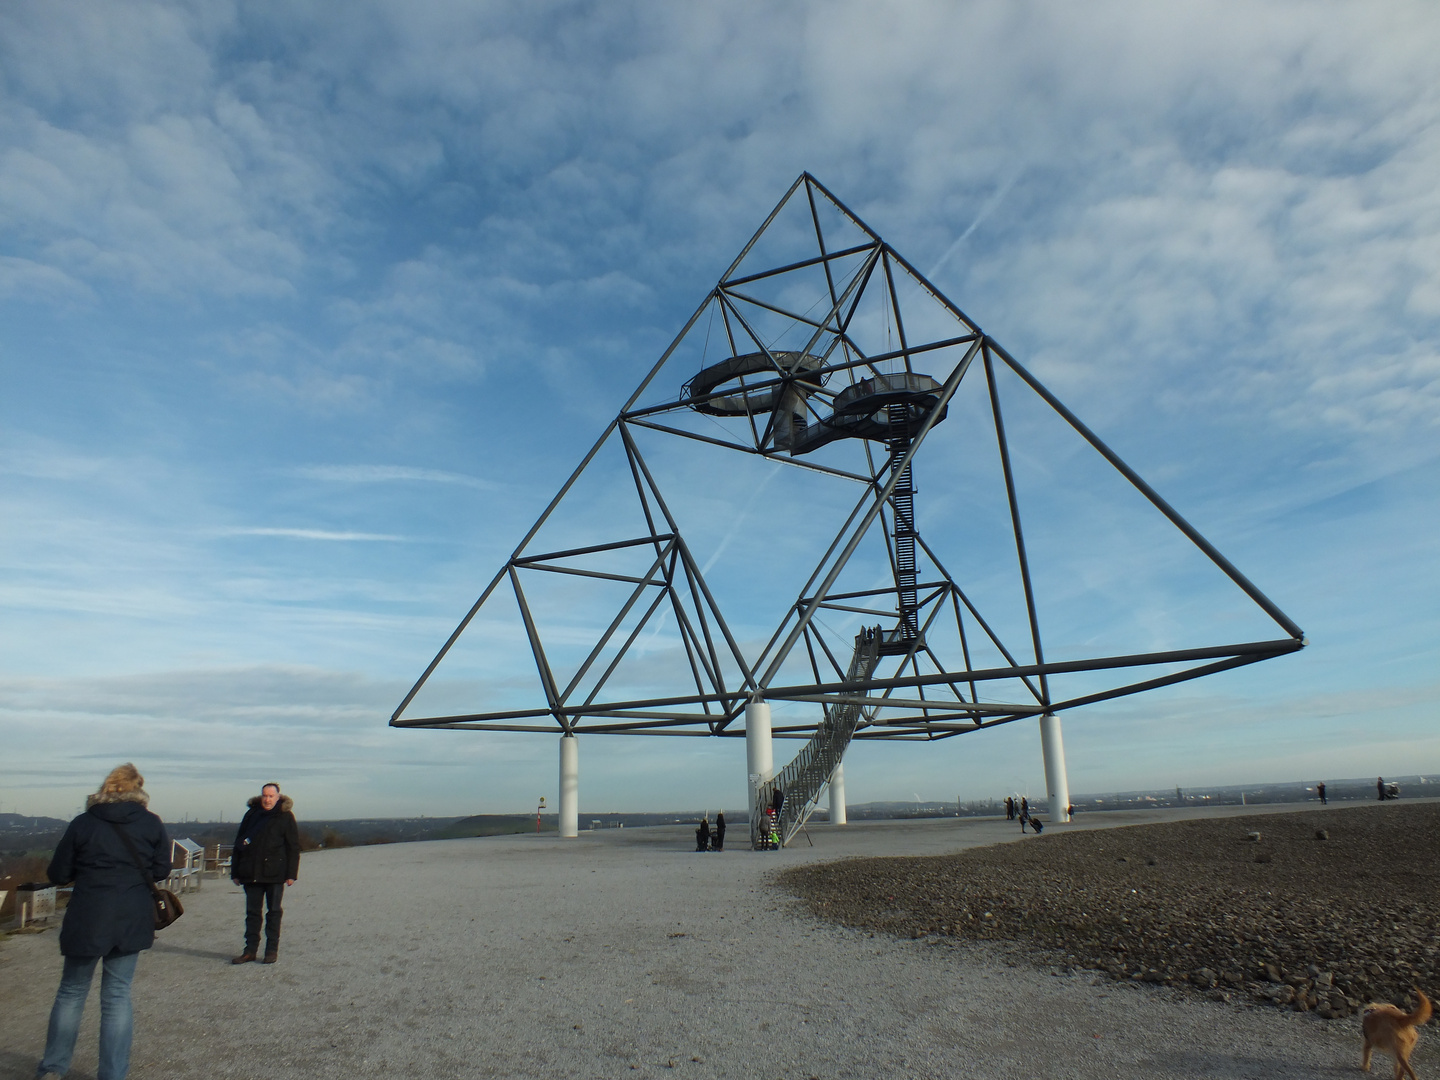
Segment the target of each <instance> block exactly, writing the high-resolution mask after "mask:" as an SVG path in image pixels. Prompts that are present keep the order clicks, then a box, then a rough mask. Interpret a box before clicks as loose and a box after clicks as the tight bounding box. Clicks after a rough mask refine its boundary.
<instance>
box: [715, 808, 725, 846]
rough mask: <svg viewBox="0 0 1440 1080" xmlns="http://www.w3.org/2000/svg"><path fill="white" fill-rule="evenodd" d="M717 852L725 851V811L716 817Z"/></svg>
mask: <svg viewBox="0 0 1440 1080" xmlns="http://www.w3.org/2000/svg"><path fill="white" fill-rule="evenodd" d="M715 850H716V851H724V850H725V811H724V810H721V811H720V812H719V813H718V814H716V815H715Z"/></svg>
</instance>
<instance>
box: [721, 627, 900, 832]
mask: <svg viewBox="0 0 1440 1080" xmlns="http://www.w3.org/2000/svg"><path fill="white" fill-rule="evenodd" d="M900 633H903V630H902V631H901V632H900ZM896 636H898V634H897V633H894V632H892V633H891V634H889V635H887V634H885V633H884V631H882V630H881V629H880V627H878V626H876V627H867V628H866V629H864V630H861V631H860V633H859V634H857V635H856V636H855V655H854V656H853V657H852V658H851V660H850V671H849V672H848V673H847V674H846V676H845V682H846V684H847V685H848V686H851V687H854V688H856V689H857V690H859V691H860V692H861V693H864V686H865V684H866V683H868V682H869V681H870V676H871V675H873V674H874V672H875V665H876V664H877V663H879V661H880V652H881V649H882V647H883V646H884V644H885V639H886V638H887V637H890V638H894V637H896ZM863 711H864V708H863V706H860V705H855V704H845V705H835V706H830V707H828V708H827V709H826V710H825V719H823V720H822V721H820V726H819V727H817V728H816V729H815V734H814V735H813V736H812V737H811V739H810V741H809V742H807V743H806V744H805V746H804V748H803V749H802V750H801V751H800V753H798V754H797V755H795V760H794V761H792V762H790V764H789V765H786V766H785V768H783V769H781V770H780V772H778V773H777V774H776V775H775V776H774V777H773V778H771V779H770V780H768V781H766V782H765V783H763V784H761V785H760V787H759V789H758V790H757V791H756V792H755V805H754V806H752V807H751V808H750V844H751V846H752V847H753V848H754V849H755V850H756V851H765V850H770V849H773V848H777V847H784V846H785V845H786V844H788V843H789V842H790V841H791V840H792V839H793V838H794V836H795V834H796V833H797V832H799V831H800V829H801V828H802V827H804V825H805V823H806V822H807V821H809V820H810V815H811V814H812V813H814V812H815V807H816V806H817V805H818V803H819V800H820V793H821V792H822V791H824V790H825V785H826V784H828V783H829V782H830V775H831V774H832V773H833V772H834V771H835V766H836V765H838V764H840V759H841V758H842V757H843V756H844V754H845V750H846V748H847V747H848V746H849V745H850V737H851V736H852V735H854V734H855V727H856V725H857V724H859V723H860V717H861V714H862V712H863ZM777 787H778V788H779V789H780V790H781V791H782V792H784V794H785V801H784V804H783V805H782V806H781V808H780V815H779V820H778V821H776V820H775V818H774V816H773V815H772V814H771V812H770V809H771V806H772V805H773V800H774V797H775V789H776V788H777Z"/></svg>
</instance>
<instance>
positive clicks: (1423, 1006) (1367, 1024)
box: [1360, 989, 1430, 1080]
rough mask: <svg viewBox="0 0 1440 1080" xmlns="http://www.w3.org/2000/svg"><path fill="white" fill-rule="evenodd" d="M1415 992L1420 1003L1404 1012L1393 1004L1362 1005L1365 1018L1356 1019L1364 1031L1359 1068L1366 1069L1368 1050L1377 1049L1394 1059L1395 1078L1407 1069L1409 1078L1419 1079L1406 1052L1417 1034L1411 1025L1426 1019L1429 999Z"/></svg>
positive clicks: (1410, 1047)
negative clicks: (1362, 1054) (1363, 1050)
mask: <svg viewBox="0 0 1440 1080" xmlns="http://www.w3.org/2000/svg"><path fill="white" fill-rule="evenodd" d="M1415 996H1416V997H1417V998H1419V999H1420V1004H1419V1005H1416V1006H1415V1011H1414V1012H1408V1013H1407V1012H1406V1011H1405V1010H1404V1009H1399V1008H1396V1007H1395V1006H1394V1005H1380V1004H1375V1005H1367V1006H1365V1018H1364V1020H1362V1021H1361V1022H1360V1030H1361V1031H1362V1032H1364V1034H1365V1054H1364V1057H1362V1058H1361V1059H1360V1068H1362V1069H1364V1070H1365V1071H1366V1072H1369V1071H1370V1054H1371V1052H1372V1051H1375V1050H1380V1051H1383V1052H1384V1053H1386V1054H1389V1055H1390V1056H1391V1057H1393V1058H1394V1059H1395V1080H1401V1077H1403V1076H1404V1075H1405V1074H1406V1073H1409V1075H1410V1080H1420V1078H1419V1077H1418V1076H1416V1075H1415V1070H1414V1069H1412V1068H1411V1067H1410V1052H1411V1051H1412V1050H1414V1049H1415V1043H1416V1042H1417V1041H1418V1040H1419V1038H1420V1033H1419V1032H1418V1031H1416V1030H1415V1029H1416V1028H1418V1027H1419V1026H1420V1025H1421V1024H1423V1023H1425V1021H1426V1020H1429V1019H1430V999H1429V998H1427V997H1426V996H1425V995H1424V994H1422V993H1421V992H1420V991H1419V989H1417V990H1416V991H1415Z"/></svg>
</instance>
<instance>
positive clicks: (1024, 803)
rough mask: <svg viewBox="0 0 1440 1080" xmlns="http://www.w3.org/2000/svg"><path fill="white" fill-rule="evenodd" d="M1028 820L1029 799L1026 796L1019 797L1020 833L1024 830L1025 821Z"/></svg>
mask: <svg viewBox="0 0 1440 1080" xmlns="http://www.w3.org/2000/svg"><path fill="white" fill-rule="evenodd" d="M1029 820H1030V800H1029V799H1028V798H1021V800H1020V831H1021V832H1022V833H1023V832H1024V831H1025V825H1026V823H1027V822H1028V821H1029Z"/></svg>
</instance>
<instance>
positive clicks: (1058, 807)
mask: <svg viewBox="0 0 1440 1080" xmlns="http://www.w3.org/2000/svg"><path fill="white" fill-rule="evenodd" d="M1040 753H1041V754H1042V755H1043V756H1044V758H1045V789H1046V791H1048V792H1049V794H1050V821H1051V822H1052V823H1054V822H1057V821H1069V820H1070V815H1069V813H1068V812H1067V811H1068V809H1069V806H1070V780H1069V778H1068V777H1067V776H1066V775H1065V740H1064V739H1063V738H1062V737H1061V735H1060V718H1059V717H1058V716H1056V715H1055V714H1054V713H1046V714H1045V715H1044V716H1042V717H1040Z"/></svg>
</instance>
